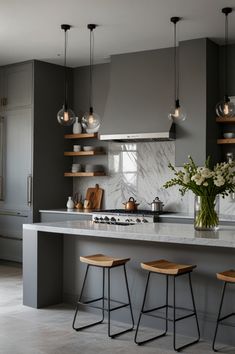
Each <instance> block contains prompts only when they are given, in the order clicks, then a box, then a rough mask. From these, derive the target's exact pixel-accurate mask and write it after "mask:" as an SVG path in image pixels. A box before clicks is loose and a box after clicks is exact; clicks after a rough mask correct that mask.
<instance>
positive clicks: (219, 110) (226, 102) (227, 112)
mask: <svg viewBox="0 0 235 354" xmlns="http://www.w3.org/2000/svg"><path fill="white" fill-rule="evenodd" d="M221 11H222V13H223V14H224V15H225V39H224V92H225V94H224V99H223V100H222V101H220V102H219V103H217V105H216V114H217V115H218V116H219V117H224V118H226V117H232V116H234V115H235V106H234V104H233V103H232V102H231V101H230V99H229V97H228V93H227V78H228V14H230V13H231V12H232V8H231V7H224V8H223V9H222V10H221Z"/></svg>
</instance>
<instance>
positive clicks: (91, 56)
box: [89, 30, 94, 113]
mask: <svg viewBox="0 0 235 354" xmlns="http://www.w3.org/2000/svg"><path fill="white" fill-rule="evenodd" d="M93 52H94V35H93V31H92V30H91V31H90V95H89V107H90V113H92V110H93V108H92V102H93Z"/></svg>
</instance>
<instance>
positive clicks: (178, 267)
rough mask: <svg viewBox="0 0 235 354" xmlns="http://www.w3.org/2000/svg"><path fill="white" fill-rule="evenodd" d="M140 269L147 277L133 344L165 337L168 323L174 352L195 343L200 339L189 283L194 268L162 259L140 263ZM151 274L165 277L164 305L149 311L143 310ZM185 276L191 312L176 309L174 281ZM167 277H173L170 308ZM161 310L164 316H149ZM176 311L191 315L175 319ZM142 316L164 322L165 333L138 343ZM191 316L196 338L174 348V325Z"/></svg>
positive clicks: (190, 283) (190, 284)
mask: <svg viewBox="0 0 235 354" xmlns="http://www.w3.org/2000/svg"><path fill="white" fill-rule="evenodd" d="M141 267H142V268H143V269H145V270H147V271H148V277H147V282H146V287H145V291H144V299H143V304H142V308H141V311H140V315H139V319H138V324H137V328H136V333H135V343H136V344H139V345H141V344H144V343H147V342H149V341H152V340H154V339H157V338H160V337H163V336H165V335H166V333H167V331H168V321H172V322H173V346H174V350H176V351H180V350H181V349H183V348H186V347H188V346H189V345H192V344H194V343H197V342H198V341H199V339H200V331H199V324H198V318H197V313H196V307H195V301H194V295H193V289H192V282H191V272H192V270H193V269H194V268H195V267H196V266H195V265H184V264H176V263H172V262H168V261H166V260H164V259H160V260H156V261H152V262H145V263H141ZM153 273H155V274H156V273H157V274H160V275H165V276H166V304H165V305H162V306H159V307H155V308H151V309H145V300H146V295H147V291H148V286H149V280H150V275H151V274H153ZM185 274H187V275H188V279H189V287H190V292H191V297H192V305H193V310H189V309H185V308H182V307H181V308H177V307H176V301H175V280H176V278H177V277H179V276H181V275H185ZM169 276H170V277H173V306H170V305H169V304H168V278H169ZM169 308H172V309H173V319H171V318H169V317H168V309H169ZM161 309H165V316H160V315H153V314H151V312H153V311H157V310H161ZM177 309H181V310H182V309H183V310H186V311H190V312H191V313H190V314H187V315H184V316H181V317H176V310H177ZM142 315H146V316H148V315H149V316H152V317H156V318H161V319H164V320H165V331H164V332H163V333H161V334H159V335H157V336H154V337H151V338H149V339H145V340H142V341H139V340H138V339H137V338H138V331H139V326H140V321H141V317H142ZM192 316H195V320H196V326H197V334H198V338H197V339H196V340H194V341H192V342H190V343H187V344H185V345H182V346H181V347H176V323H177V322H178V321H180V320H184V319H186V318H189V317H192Z"/></svg>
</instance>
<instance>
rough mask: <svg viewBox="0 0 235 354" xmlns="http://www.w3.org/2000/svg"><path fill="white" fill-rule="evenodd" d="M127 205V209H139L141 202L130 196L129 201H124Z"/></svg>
mask: <svg viewBox="0 0 235 354" xmlns="http://www.w3.org/2000/svg"><path fill="white" fill-rule="evenodd" d="M122 204H123V205H125V209H126V210H137V207H138V205H139V203H136V200H135V199H134V198H133V197H130V198H129V200H128V202H125V203H122Z"/></svg>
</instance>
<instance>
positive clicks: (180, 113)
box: [168, 17, 186, 123]
mask: <svg viewBox="0 0 235 354" xmlns="http://www.w3.org/2000/svg"><path fill="white" fill-rule="evenodd" d="M179 20H180V18H179V17H171V22H172V23H173V24H174V86H175V87H174V90H175V103H174V107H173V108H172V109H171V111H170V113H169V114H168V118H169V119H170V120H172V121H173V122H174V123H178V122H180V121H183V120H185V119H186V113H185V111H184V109H183V107H182V106H181V104H180V100H179V68H178V66H179V65H178V56H177V46H176V24H177V22H179Z"/></svg>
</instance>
